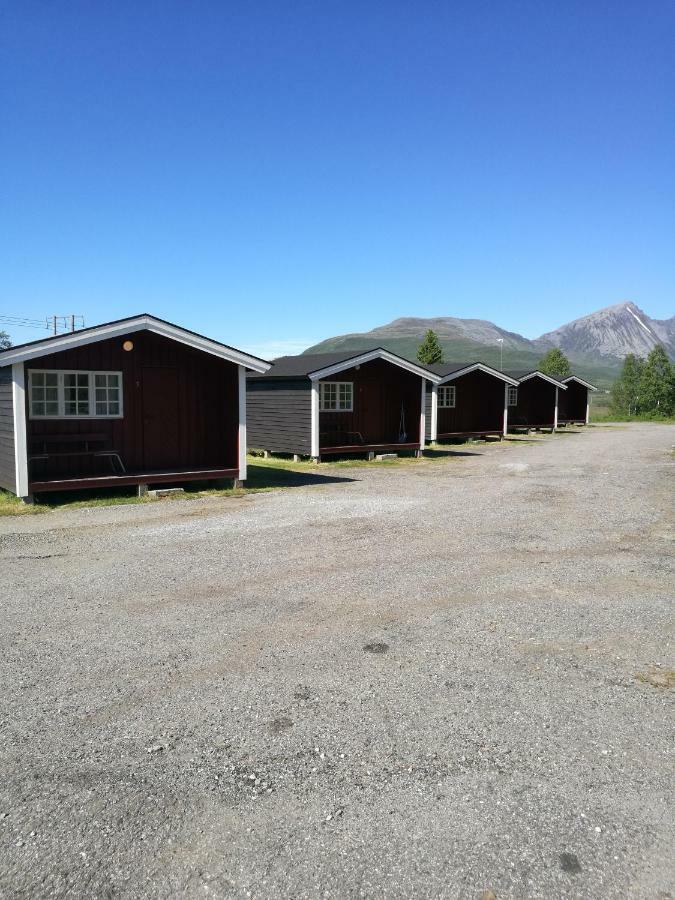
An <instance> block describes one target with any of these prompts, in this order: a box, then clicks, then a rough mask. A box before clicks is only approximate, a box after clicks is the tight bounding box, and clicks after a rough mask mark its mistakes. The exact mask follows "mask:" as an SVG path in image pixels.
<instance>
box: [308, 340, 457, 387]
mask: <svg viewBox="0 0 675 900" xmlns="http://www.w3.org/2000/svg"><path fill="white" fill-rule="evenodd" d="M374 359H384V360H385V361H386V362H389V363H391V364H392V365H394V366H398V367H399V368H401V369H405V370H406V371H408V372H411V373H412V374H413V375H418V376H419V377H420V378H426V379H427V380H429V381H431V382H433V383H434V384H438V383H439V382H440V375H436V374H435V373H434V372H432V371H431V370H430V369H426V368H425V367H424V366H420V365H417V364H416V363H414V362H411V361H410V360H408V359H404V358H403V357H402V356H398V355H397V354H396V353H392V352H391V351H390V350H385V349H384V348H383V347H376V348H374V349H373V350H367V351H366V352H365V353H359V354H358V355H357V356H350V357H349V358H348V359H345V360H342V361H341V362H338V363H333V364H332V365H330V366H325V367H324V368H322V369H315V370H314V371H313V372H308V373H307V377H308V378H309V379H310V381H321V380H322V379H324V378H329V377H330V376H331V375H337V374H338V373H339V372H344V371H345V370H347V369H353V368H354V366H360V365H364V364H365V363H368V362H372V361H373V360H374Z"/></svg>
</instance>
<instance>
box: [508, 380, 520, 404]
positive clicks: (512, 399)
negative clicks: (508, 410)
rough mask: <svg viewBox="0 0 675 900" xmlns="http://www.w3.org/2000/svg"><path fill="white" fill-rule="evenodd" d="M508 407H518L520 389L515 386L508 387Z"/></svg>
mask: <svg viewBox="0 0 675 900" xmlns="http://www.w3.org/2000/svg"><path fill="white" fill-rule="evenodd" d="M506 405H507V406H518V388H517V387H516V386H515V385H513V384H507V385H506Z"/></svg>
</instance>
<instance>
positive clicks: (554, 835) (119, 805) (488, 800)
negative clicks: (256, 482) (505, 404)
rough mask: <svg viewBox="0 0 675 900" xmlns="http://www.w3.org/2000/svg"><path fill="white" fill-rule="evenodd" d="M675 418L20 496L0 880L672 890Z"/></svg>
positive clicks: (237, 888) (147, 892)
mask: <svg viewBox="0 0 675 900" xmlns="http://www.w3.org/2000/svg"><path fill="white" fill-rule="evenodd" d="M674 443H675V428H674V427H671V426H659V425H649V424H645V425H631V426H621V427H594V428H589V429H586V430H581V431H579V432H577V433H574V432H570V433H567V434H561V435H556V436H553V437H548V436H547V437H541V438H537V439H534V440H533V441H532V442H529V443H525V442H519V443H515V442H513V443H511V442H505V443H502V444H499V445H490V446H483V445H474V446H468V447H466V448H464V451H465V452H466V453H469V454H471V455H463V456H460V455H458V456H457V457H456V458H453V459H442V460H427V461H423V462H420V463H411V464H409V465H402V466H398V467H384V466H378V465H377V464H373V465H372V466H369V467H365V466H362V467H352V468H333V467H330V466H321V467H319V468H318V469H317V473H318V474H317V482H316V483H315V484H309V485H305V486H300V487H294V488H289V489H286V490H280V491H274V492H270V493H260V494H250V495H247V496H245V497H240V498H218V497H216V498H208V499H202V500H194V501H189V502H188V501H182V502H181V501H169V502H161V503H156V504H146V505H139V506H126V507H125V506H121V507H109V508H101V507H98V508H93V509H73V510H62V511H57V512H52V513H49V514H46V515H43V516H30V517H21V518H5V519H0V555H1V557H2V565H3V570H2V571H3V579H2V580H3V593H4V599H3V603H2V606H1V615H2V633H1V636H0V637H1V641H2V656H1V659H0V667H1V668H0V677H1V679H2V699H1V702H2V708H1V722H2V742H1V746H0V753H1V759H2V781H1V784H0V894H2V896H4V897H31V898H34V897H43V896H59V897H62V896H63V897H65V896H69V897H140V896H142V897H168V896H176V895H178V896H185V897H209V896H214V897H230V896H231V897H249V896H250V897H261V898H264V897H293V898H302V897H312V898H313V897H335V898H338V897H339V898H345V897H349V898H351V897H416V898H419V897H447V898H454V897H467V898H480V897H481V896H483V895H484V896H485V897H491V896H492V894H494V895H495V896H496V897H497V898H499V900H501V898H507V897H512V898H522V897H533V898H534V897H537V898H541V897H603V898H606V897H635V898H638V897H639V898H661V900H663V898H668V897H670V896H671V892H673V893H675V867H674V865H673V846H675V843H674V838H675V828H674V822H673V794H674V791H673V766H672V763H673V755H672V738H673V728H672V726H673V691H672V689H670V688H669V687H668V685H669V684H671V677H672V674H673V672H672V670H673V668H674V667H675V666H674V663H673V658H672V634H673V593H674V591H673V585H674V578H673V538H674V536H675V531H674V528H673V472H674V471H675V457H673V455H672V452H671V447H672V445H673V444H674ZM336 478H337V479H343V480H339V481H338V480H336ZM324 479H325V480H324ZM484 892H486V893H485V894H484ZM490 892H492V893H490Z"/></svg>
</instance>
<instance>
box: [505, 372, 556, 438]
mask: <svg viewBox="0 0 675 900" xmlns="http://www.w3.org/2000/svg"><path fill="white" fill-rule="evenodd" d="M560 393H561V394H562V393H564V391H560ZM554 415H555V385H553V384H551V383H550V382H549V381H544V380H543V378H529V379H528V380H527V381H521V383H520V384H519V385H518V405H517V406H510V407H509V428H514V427H518V426H520V427H529V428H535V427H540V426H543V427H546V428H548V427H552V426H553V419H554Z"/></svg>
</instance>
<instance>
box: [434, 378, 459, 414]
mask: <svg viewBox="0 0 675 900" xmlns="http://www.w3.org/2000/svg"><path fill="white" fill-rule="evenodd" d="M456 406H457V385H455V384H439V385H438V408H439V409H455V407H456Z"/></svg>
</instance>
